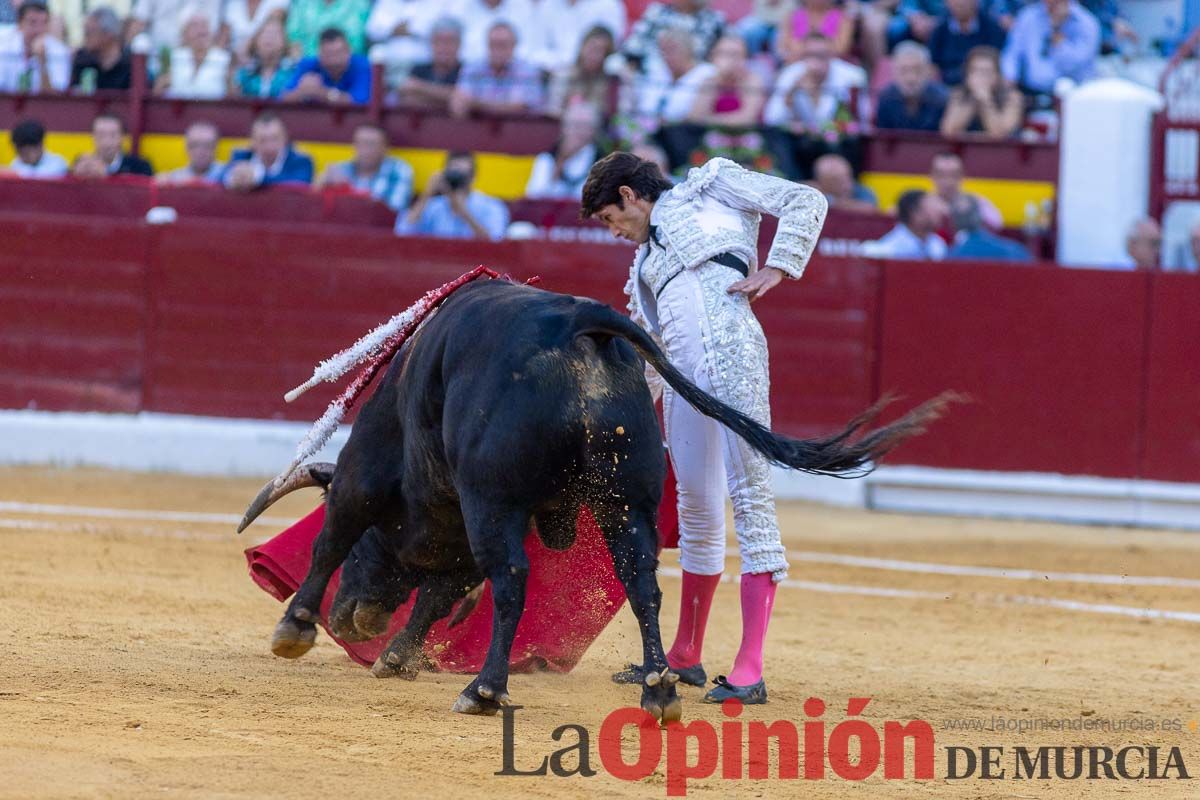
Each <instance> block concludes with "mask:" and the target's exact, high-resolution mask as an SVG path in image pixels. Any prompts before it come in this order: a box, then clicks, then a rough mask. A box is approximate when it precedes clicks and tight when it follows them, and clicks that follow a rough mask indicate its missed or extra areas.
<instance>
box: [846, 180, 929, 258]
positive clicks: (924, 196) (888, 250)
mask: <svg viewBox="0 0 1200 800" xmlns="http://www.w3.org/2000/svg"><path fill="white" fill-rule="evenodd" d="M896 216H898V217H899V218H900V219H899V222H898V223H897V224H896V227H894V228H892V229H891V230H890V231H888V233H887V234H885V235H884V237H883V238H882V239H879V240H877V241H874V242H869V243H868V244H867V246H866V247H865V248H864V253H866V254H867V255H869V256H872V257H876V258H910V259H929V260H933V261H941V260H942V259H943V258H945V257H946V243H945V242H943V241H942V239H941V237H940V236H938V235H937V234H936V233H934V231H936V230H937V229H938V226H939V225H940V224H941V218H942V216H943V212H942V204H941V201H940V200H939V199H938V198H937V196H936V195H932V194H930V193H928V192H925V191H922V190H920V189H909V190H908V191H907V192H904V193H903V194H901V195H900V198H899V200H898V201H897V202H896Z"/></svg>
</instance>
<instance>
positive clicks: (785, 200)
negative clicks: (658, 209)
mask: <svg viewBox="0 0 1200 800" xmlns="http://www.w3.org/2000/svg"><path fill="white" fill-rule="evenodd" d="M714 160H717V159H714ZM707 190H708V191H711V192H713V193H714V194H715V195H716V196H717V197H718V198H719V199H720V200H721V202H723V203H725V204H726V205H728V206H731V207H733V208H738V209H741V210H743V211H757V212H759V213H761V214H769V215H771V216H773V217H778V218H779V227H778V229H777V230H776V232H775V241H774V242H772V244H771V252H770V253H769V254H768V255H767V260H766V262H765V266H768V267H776V268H777V269H780V270H782V271H783V273H784V274H785V275H787V276H788V277H790V278H799V277H800V276H801V275H802V274H803V273H804V267H805V266H806V265H807V264H808V260H809V258H811V257H812V254H813V251H814V250H815V249H816V247H817V238H818V237H819V236H820V235H821V227H822V226H823V225H824V224H825V214H826V212H827V211H828V209H829V203H828V202H827V201H826V200H825V195H823V194H822V193H821V192H819V191H817V190H816V189H814V188H812V187H811V186H806V185H804V184H802V183H794V182H792V181H789V180H787V179H786V178H777V177H775V176H773V175H764V174H763V173H761V172H753V171H751V170H748V169H746V168H745V167H742V166H740V165H738V164H736V163H734V162H732V161H729V160H727V159H720V165H719V167H718V168H717V169H716V170H715V172H714V174H713V176H712V180H711V181H710V182H709V184H708V186H707Z"/></svg>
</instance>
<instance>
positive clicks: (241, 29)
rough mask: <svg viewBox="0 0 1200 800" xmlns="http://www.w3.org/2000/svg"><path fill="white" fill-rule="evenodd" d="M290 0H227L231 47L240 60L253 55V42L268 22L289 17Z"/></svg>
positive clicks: (226, 20) (226, 22) (280, 21)
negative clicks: (251, 50)
mask: <svg viewBox="0 0 1200 800" xmlns="http://www.w3.org/2000/svg"><path fill="white" fill-rule="evenodd" d="M287 14H288V0H225V24H226V25H227V26H228V27H229V49H230V50H231V51H232V52H233V54H234V57H235V58H236V59H237V61H238V62H245V61H247V60H249V59H250V58H251V57H252V56H251V54H250V49H251V43H252V42H253V41H254V38H255V36H257V35H258V33H259V32H260V31H261V30H262V29H263V27H264V26H266V24H267V23H268V22H278V23H281V24H282V23H283V22H284V21H285V20H286V19H287Z"/></svg>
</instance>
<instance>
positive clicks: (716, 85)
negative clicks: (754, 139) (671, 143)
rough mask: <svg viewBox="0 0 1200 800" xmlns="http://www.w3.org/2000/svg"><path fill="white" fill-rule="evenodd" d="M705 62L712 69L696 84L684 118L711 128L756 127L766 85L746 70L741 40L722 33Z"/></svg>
mask: <svg viewBox="0 0 1200 800" xmlns="http://www.w3.org/2000/svg"><path fill="white" fill-rule="evenodd" d="M708 63H710V64H712V65H713V67H714V68H715V69H714V70H712V71H711V72H710V73H709V75H708V77H706V78H705V79H704V81H703V82H702V83H701V84H700V88H699V90H698V91H697V92H696V100H695V102H694V103H693V104H692V110H691V113H689V114H688V119H689V120H690V121H692V122H695V123H697V124H699V125H705V126H708V127H713V128H752V127H756V126H757V125H758V123H759V120H760V119H761V117H762V110H763V106H764V105H766V102H767V85H766V82H765V81H764V80H763V79H762V77H761V76H760V75H759V73H757V72H755V71H754V70H752V69H750V66H749V52H748V51H747V49H746V42H745V40H744V39H742V37H740V36H734V35H732V34H728V35H726V36H722V37H721V38H720V39H718V40H717V43H716V44H715V45H713V49H712V52H711V53H709V56H708Z"/></svg>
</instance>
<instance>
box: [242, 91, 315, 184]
mask: <svg viewBox="0 0 1200 800" xmlns="http://www.w3.org/2000/svg"><path fill="white" fill-rule="evenodd" d="M312 178H313V162H312V159H311V158H309V157H308V156H306V155H304V154H303V153H298V152H296V151H295V150H293V149H292V145H291V143H290V142H289V141H288V132H287V128H285V127H284V125H283V120H281V119H280V118H279V117H277V116H276V115H275V114H272V113H271V112H270V111H264V112H263V113H262V114H259V115H258V118H257V119H255V120H254V124H253V125H251V126H250V149H248V150H234V151H233V154H232V155H231V156H230V157H229V164H228V166H226V167H225V174H224V175H223V176H222V177H221V183H223V184H224V185H225V186H226V187H228V188H230V189H233V190H234V191H238V192H248V191H251V190H253V189H257V188H259V187H261V186H271V185H273V184H277V183H312Z"/></svg>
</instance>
